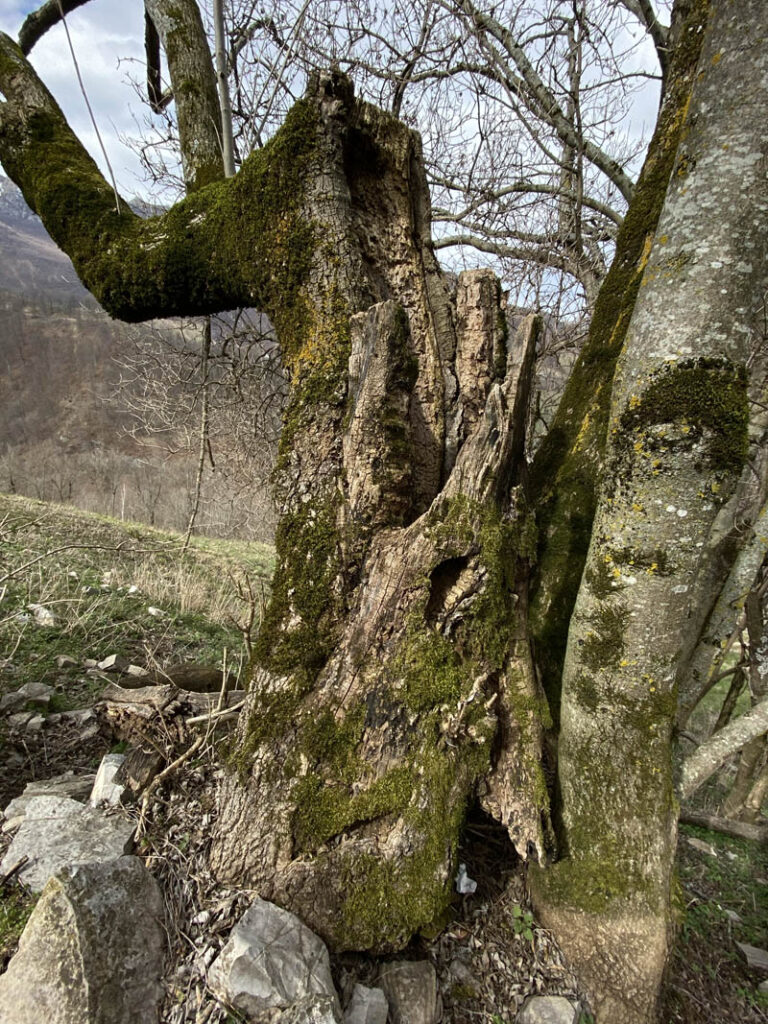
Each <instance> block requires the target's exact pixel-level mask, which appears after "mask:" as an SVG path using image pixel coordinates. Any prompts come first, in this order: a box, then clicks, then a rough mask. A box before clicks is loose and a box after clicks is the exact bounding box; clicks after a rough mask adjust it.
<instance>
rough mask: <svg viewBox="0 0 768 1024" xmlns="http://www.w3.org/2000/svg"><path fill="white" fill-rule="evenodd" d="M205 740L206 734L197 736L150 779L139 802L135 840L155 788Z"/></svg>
mask: <svg viewBox="0 0 768 1024" xmlns="http://www.w3.org/2000/svg"><path fill="white" fill-rule="evenodd" d="M207 739H208V733H207V731H206V732H205V733H204V734H203V735H202V736H198V737H197V739H196V740H195V741H194V742H193V743H192V744H191V745H190V746H189V747H187V749H186V750H185V751H184V752H183V753H182V754H180V755H179V756H178V757H177V758H176V760H175V761H172V762H171V764H169V765H168V766H167V767H166V768H164V769H163V770H162V771H161V772H160V774H159V775H156V776H155V777H154V779H152V781H151V782H150V784H149V785H148V786H147V788H146V790H145V791H144V796H143V797H142V800H141V810H140V812H139V821H138V824H137V826H136V837H137V838H139V837H140V836H141V835H142V834H143V832H144V828H145V821H146V817H147V811H148V809H149V800H150V797H151V796H152V794H153V793H154V791H155V790H156V789H157V787H158V786H159V785H160V783H161V782H162V781H163V780H164V779H167V778H168V776H169V775H173V773H174V772H175V771H177V770H178V769H179V768H180V767H181V766H182V765H183V764H184V762H185V761H188V760H189V758H190V757H192V755H193V754H194V753H195V752H196V751H198V750H199V749H200V747H202V745H203V743H205V741H206V740H207Z"/></svg>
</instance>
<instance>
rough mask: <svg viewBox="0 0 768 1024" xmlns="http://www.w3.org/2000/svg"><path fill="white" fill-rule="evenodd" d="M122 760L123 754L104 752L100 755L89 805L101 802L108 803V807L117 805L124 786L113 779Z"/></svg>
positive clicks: (97, 805) (98, 804)
mask: <svg viewBox="0 0 768 1024" xmlns="http://www.w3.org/2000/svg"><path fill="white" fill-rule="evenodd" d="M123 761H125V754H105V755H104V757H102V759H101V764H100V765H99V770H98V771H97V772H96V780H95V781H94V783H93V790H92V791H91V796H90V800H89V803H90V805H91V807H99V806H100V805H101V804H108V805H109V806H110V807H117V806H118V805H119V803H120V800H121V799H122V796H123V792H124V791H125V786H121V785H120V784H119V783H117V782H115V781H114V779H115V775H116V774H117V771H118V769H119V767H120V765H121V764H122V763H123Z"/></svg>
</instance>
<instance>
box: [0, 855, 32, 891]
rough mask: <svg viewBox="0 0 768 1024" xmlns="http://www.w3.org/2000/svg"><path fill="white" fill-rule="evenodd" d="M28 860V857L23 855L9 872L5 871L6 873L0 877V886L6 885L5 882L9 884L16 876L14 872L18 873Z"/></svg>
mask: <svg viewBox="0 0 768 1024" xmlns="http://www.w3.org/2000/svg"><path fill="white" fill-rule="evenodd" d="M28 860H29V857H28V856H27V855H26V854H24V856H23V857H22V858H21V859H20V860H18V861H16V863H15V864H14V865H13V867H12V868H11V870H10V871H6V873H5V874H4V875H3V876H2V877H0V886H3V885H5V884H6V882H9V881H10V880H11V879H12V878H13V876H14V875H15V874H16V872H17V871H20V870H21V869H22V868H23V867H24V865H25V864H26V863H27V861H28Z"/></svg>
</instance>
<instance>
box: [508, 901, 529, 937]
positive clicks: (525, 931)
mask: <svg viewBox="0 0 768 1024" xmlns="http://www.w3.org/2000/svg"><path fill="white" fill-rule="evenodd" d="M512 929H513V930H514V933H515V935H518V936H520V937H521V938H523V939H525V941H526V942H531V943H532V942H533V914H532V913H531V912H530V910H523V908H522V907H520V906H514V907H513V908H512Z"/></svg>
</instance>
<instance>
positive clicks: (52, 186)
mask: <svg viewBox="0 0 768 1024" xmlns="http://www.w3.org/2000/svg"><path fill="white" fill-rule="evenodd" d="M0 93H2V95H3V96H4V97H5V100H6V102H4V103H2V105H0V160H1V161H2V163H3V165H4V167H5V169H6V171H7V172H8V174H9V176H10V177H11V178H12V179H13V180H14V181H15V182H16V184H17V185H18V186H19V187H20V188H21V190H22V192H23V193H24V197H25V199H26V201H27V202H28V204H29V205H30V206H31V207H32V209H33V210H34V211H35V212H36V213H37V214H38V215H39V216H40V217H41V219H42V221H43V223H44V224H45V227H46V229H47V230H48V232H49V234H50V235H51V237H52V238H53V240H54V241H55V242H56V244H57V245H58V246H59V247H60V248H61V249H63V250H64V251H65V252H66V253H67V254H68V255H69V257H70V258H71V260H72V262H73V264H74V266H75V269H76V270H77V273H78V275H79V277H80V279H81V280H82V281H83V283H84V284H85V286H86V287H87V288H88V289H89V290H90V291H91V292H92V293H93V294H94V295H95V296H96V298H97V299H98V300H99V302H100V303H101V304H102V306H103V307H104V308H105V309H106V310H107V312H108V313H110V314H111V315H112V316H114V317H117V318H119V319H122V320H127V321H132V322H135V321H141V320H148V319H151V318H153V317H164V316H174V315H180V314H181V315H199V314H205V313H215V312H218V311H221V310H226V309H231V308H233V307H236V306H258V307H259V308H261V309H263V310H264V311H265V312H267V313H268V314H269V315H270V316H271V317H273V322H274V323H275V325H276V327H277V328H278V333H280V325H281V323H282V324H283V325H285V324H286V321H288V320H291V318H292V316H293V312H294V306H295V303H296V300H297V294H298V292H299V290H300V289H301V286H302V284H303V283H304V281H305V279H306V277H307V274H308V271H309V266H310V261H311V258H312V244H311V243H312V227H311V225H310V224H309V223H308V221H307V219H306V216H305V213H304V211H303V209H302V199H303V196H304V194H305V186H306V182H307V181H308V179H309V176H310V175H311V173H312V172H313V170H315V163H316V139H317V136H318V132H319V130H320V123H319V122H320V112H319V108H320V104H319V103H315V102H313V100H312V99H305V100H301V101H299V102H298V103H297V104H296V105H295V106H294V107H293V109H292V110H291V112H290V113H289V115H288V117H287V118H286V123H285V125H284V126H283V128H282V129H281V130H280V131H279V132H278V133H277V135H276V136H275V137H274V139H273V140H272V141H271V142H270V144H269V145H268V146H266V147H264V149H263V150H260V151H259V152H258V153H255V154H253V155H252V156H251V157H250V158H249V159H248V160H247V161H246V162H245V164H244V165H243V167H242V169H241V171H240V173H239V174H238V175H237V176H236V177H235V178H233V179H230V180H228V181H222V182H219V183H216V184H213V185H209V186H208V187H206V188H203V189H201V190H200V191H199V192H196V193H195V194H194V195H193V196H190V197H189V198H187V199H186V200H184V201H182V202H180V203H178V204H177V205H176V206H174V207H173V208H172V209H171V210H169V211H168V212H167V213H166V214H165V215H163V216H162V217H155V218H152V219H150V220H142V219H140V218H139V217H137V216H136V215H135V214H133V213H132V212H131V211H130V209H129V207H128V206H127V204H121V211H120V212H119V213H118V212H117V210H116V208H115V201H114V196H113V192H112V189H111V187H110V185H109V184H108V183H107V182H106V181H105V179H104V178H103V177H102V175H101V173H100V172H99V170H98V168H97V167H96V164H95V163H94V161H93V160H92V159H91V157H90V156H89V155H88V153H87V152H86V150H85V149H84V148H83V146H82V144H81V143H80V141H79V140H78V139H77V137H76V136H75V134H74V133H73V131H72V130H71V128H70V127H69V125H68V123H67V121H66V118H65V117H64V115H63V113H62V112H61V110H60V108H59V106H58V104H57V103H56V101H55V100H54V98H53V96H52V95H51V94H50V92H49V91H48V90H47V89H46V87H45V85H44V84H43V83H42V82H41V81H40V79H39V78H38V76H37V74H36V72H35V70H34V69H33V68H32V66H31V65H30V64H29V62H28V61H27V60H26V58H25V57H24V55H23V54H22V52H21V50H20V49H19V47H18V46H17V45H16V44H15V43H14V42H13V40H12V39H10V38H9V37H8V36H7V35H3V34H0ZM329 130H330V129H329ZM281 340H282V338H281Z"/></svg>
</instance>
